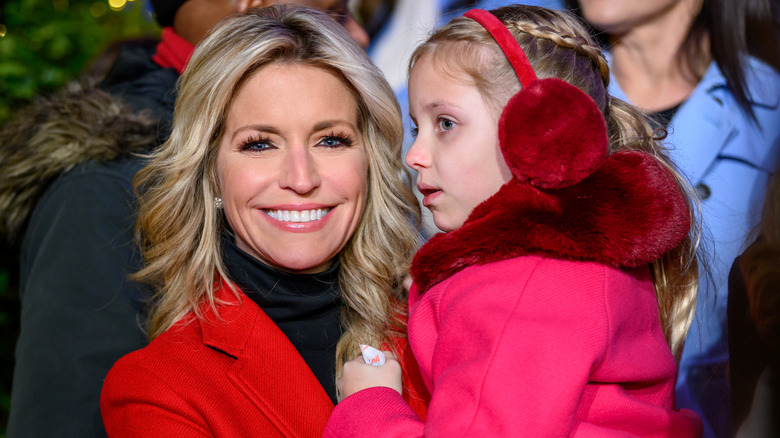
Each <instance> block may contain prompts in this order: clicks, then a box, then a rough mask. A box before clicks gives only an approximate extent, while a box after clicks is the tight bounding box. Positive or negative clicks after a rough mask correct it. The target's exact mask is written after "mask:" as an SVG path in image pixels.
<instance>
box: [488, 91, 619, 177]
mask: <svg viewBox="0 0 780 438" xmlns="http://www.w3.org/2000/svg"><path fill="white" fill-rule="evenodd" d="M498 138H499V141H500V144H501V151H502V152H503V154H504V160H506V164H507V166H509V169H510V170H511V171H512V174H513V175H514V177H515V178H516V179H517V180H518V181H520V182H525V183H528V184H531V185H532V186H535V187H538V188H544V189H555V188H561V187H568V186H570V185H573V184H576V183H578V182H580V181H582V180H583V179H584V178H585V177H587V176H588V175H590V174H591V173H593V172H594V171H595V170H596V169H597V168H598V167H599V166H600V165H601V164H602V163H603V162H604V160H606V158H607V150H608V145H609V139H608V136H607V124H606V122H605V121H604V116H603V115H602V114H601V111H600V110H599V108H598V107H597V106H596V103H595V102H594V101H593V99H592V98H591V97H590V96H588V95H587V94H585V93H584V92H583V91H582V90H580V89H579V88H577V87H575V86H573V85H571V84H569V83H567V82H566V81H563V80H562V79H558V78H549V79H537V80H533V81H531V83H530V84H529V85H528V87H526V88H525V89H523V90H520V91H519V92H518V93H517V94H516V95H514V96H513V97H512V98H511V99H510V100H509V102H508V103H507V104H506V106H505V107H504V111H503V112H502V113H501V118H500V119H499V121H498Z"/></svg>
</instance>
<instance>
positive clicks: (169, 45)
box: [152, 27, 195, 74]
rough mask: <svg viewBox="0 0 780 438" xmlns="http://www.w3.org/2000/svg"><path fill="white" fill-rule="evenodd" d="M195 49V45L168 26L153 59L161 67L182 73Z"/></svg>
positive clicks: (163, 32)
mask: <svg viewBox="0 0 780 438" xmlns="http://www.w3.org/2000/svg"><path fill="white" fill-rule="evenodd" d="M194 51H195V46H193V45H192V44H190V43H189V42H188V41H187V40H185V39H184V38H182V37H180V36H179V35H177V34H176V32H174V31H173V28H172V27H166V28H164V29H163V31H162V41H160V44H158V45H157V52H156V53H155V54H154V56H152V61H154V62H155V63H157V65H159V66H160V67H163V68H173V69H176V71H177V72H179V74H182V73H184V69H185V68H186V67H187V63H188V62H189V61H190V57H191V56H192V52H194Z"/></svg>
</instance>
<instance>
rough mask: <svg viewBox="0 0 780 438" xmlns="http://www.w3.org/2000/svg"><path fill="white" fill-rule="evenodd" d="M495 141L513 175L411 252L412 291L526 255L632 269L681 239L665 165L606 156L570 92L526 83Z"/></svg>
mask: <svg viewBox="0 0 780 438" xmlns="http://www.w3.org/2000/svg"><path fill="white" fill-rule="evenodd" d="M498 135H499V142H500V145H501V150H502V153H503V156H504V160H505V161H506V163H507V165H508V166H509V168H510V170H511V171H512V179H511V180H510V181H509V182H508V183H507V184H505V185H504V186H503V187H502V188H501V189H500V190H499V191H498V192H497V193H496V194H494V195H493V196H492V197H490V198H488V199H487V200H485V201H484V202H483V203H481V204H480V205H478V206H477V207H476V208H475V209H474V210H473V211H472V212H471V215H470V216H469V217H468V218H467V219H466V221H465V223H464V224H463V226H461V227H460V228H459V229H457V230H454V231H451V232H449V233H441V234H437V235H435V236H433V237H432V238H431V239H430V240H428V242H426V244H425V245H423V247H422V248H421V249H420V250H419V251H418V252H417V254H416V255H415V257H414V259H413V261H412V267H411V274H412V278H413V279H414V281H415V283H416V284H417V287H418V288H419V290H420V291H421V293H423V292H425V291H426V290H428V289H430V288H431V287H433V286H434V285H436V284H437V283H439V282H441V281H443V280H445V279H447V278H448V277H450V276H452V275H454V274H455V273H457V272H459V271H460V270H462V269H464V268H466V267H468V266H472V265H480V264H486V263H492V262H497V261H500V260H506V259H509V258H514V257H520V256H523V255H531V254H533V255H541V256H545V257H550V258H555V259H562V260H579V261H592V262H598V263H602V264H605V265H610V266H614V267H618V268H623V267H635V266H639V265H642V264H647V263H651V262H653V261H655V260H656V259H658V258H660V257H661V256H662V255H664V254H665V253H666V252H668V251H670V250H672V249H673V248H675V247H676V246H677V245H679V244H680V242H681V241H682V240H683V239H684V238H685V237H686V235H687V234H688V231H689V229H690V211H689V208H688V204H687V203H686V202H685V199H684V198H683V196H682V192H681V191H680V189H679V187H678V186H677V183H676V181H675V179H674V176H673V175H672V173H671V172H670V171H669V169H667V168H666V167H665V166H664V165H663V164H661V163H660V162H659V161H658V160H657V159H656V158H655V157H653V156H651V155H649V154H645V153H640V152H635V151H623V152H617V153H614V154H612V155H609V156H607V144H608V139H607V128H606V123H605V121H604V119H603V117H602V115H601V112H600V111H599V109H598V108H597V107H596V105H595V103H593V100H592V99H590V97H589V96H588V95H586V94H585V93H583V92H582V91H580V90H579V89H577V88H576V87H573V86H571V85H568V84H566V83H565V82H563V81H561V80H560V79H543V80H535V81H533V82H531V83H530V85H529V86H528V87H526V88H525V89H523V90H522V91H521V92H519V93H518V94H517V95H515V96H514V97H513V98H512V99H510V101H509V103H508V104H507V106H506V107H505V109H504V112H503V113H502V115H501V118H500V120H499V130H498ZM507 275H511V273H507Z"/></svg>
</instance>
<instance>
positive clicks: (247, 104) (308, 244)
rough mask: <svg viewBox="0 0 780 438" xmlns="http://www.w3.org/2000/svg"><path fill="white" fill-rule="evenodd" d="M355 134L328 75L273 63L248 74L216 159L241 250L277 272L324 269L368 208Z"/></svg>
mask: <svg viewBox="0 0 780 438" xmlns="http://www.w3.org/2000/svg"><path fill="white" fill-rule="evenodd" d="M300 102H306V105H300ZM359 134H360V132H359V131H358V128H357V105H356V103H355V98H354V97H353V95H352V93H350V91H349V89H348V88H347V87H346V86H344V84H343V83H342V80H341V79H340V78H339V77H338V76H337V75H336V74H334V73H333V72H331V71H329V70H325V69H323V68H320V67H311V66H306V65H300V64H292V65H284V64H272V65H269V66H267V67H264V68H263V69H262V70H260V71H259V72H258V73H256V74H254V75H253V76H252V77H251V78H250V79H249V80H248V81H247V82H246V83H245V85H244V86H243V87H241V89H240V90H239V92H238V93H237V94H236V97H235V99H234V101H233V104H232V105H231V108H230V111H229V112H228V117H227V119H226V122H225V136H224V137H223V139H222V144H221V145H220V149H219V155H218V157H217V175H218V177H219V187H220V190H221V193H222V199H223V202H224V208H225V215H226V217H227V221H228V223H229V224H231V227H232V228H233V231H234V232H235V234H236V243H237V244H238V247H239V248H241V249H242V250H244V251H245V252H247V253H249V254H251V255H252V256H254V257H255V258H257V259H259V260H262V261H264V262H265V263H267V264H269V265H271V266H275V267H278V268H280V269H283V270H293V271H300V272H305V273H311V272H322V271H324V270H326V269H327V268H328V267H329V266H330V265H331V263H332V261H333V258H334V257H335V256H336V255H337V254H338V253H339V252H340V251H341V249H342V248H344V246H345V245H346V244H347V241H349V239H350V237H351V236H352V234H353V233H354V232H355V228H356V227H357V224H358V222H359V221H360V218H361V216H362V214H363V210H364V208H365V201H366V191H367V178H368V161H367V158H366V152H365V147H364V145H363V141H362V138H360V135H359ZM312 212H313V214H312Z"/></svg>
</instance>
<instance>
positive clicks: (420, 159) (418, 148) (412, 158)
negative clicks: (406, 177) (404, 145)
mask: <svg viewBox="0 0 780 438" xmlns="http://www.w3.org/2000/svg"><path fill="white" fill-rule="evenodd" d="M404 161H405V162H406V165H407V166H409V167H411V168H412V169H415V170H418V169H422V168H425V167H429V166H430V165H431V156H430V153H429V152H428V150H427V148H426V147H425V145H424V144H423V142H422V141H421V140H420V137H419V136H418V137H417V138H416V139H415V140H414V143H412V147H411V148H410V149H409V152H407V153H406V157H405V159H404Z"/></svg>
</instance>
